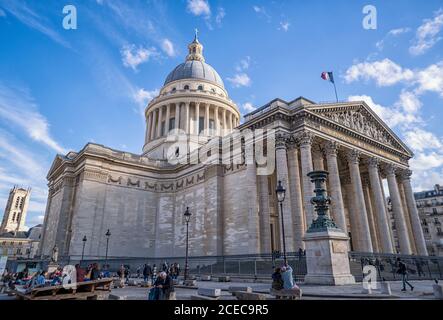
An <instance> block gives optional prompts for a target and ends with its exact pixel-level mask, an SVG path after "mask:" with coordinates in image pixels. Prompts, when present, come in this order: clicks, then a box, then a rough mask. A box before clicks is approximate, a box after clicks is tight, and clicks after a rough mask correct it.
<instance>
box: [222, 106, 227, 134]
mask: <svg viewBox="0 0 443 320" xmlns="http://www.w3.org/2000/svg"><path fill="white" fill-rule="evenodd" d="M227 132H228V126H227V124H226V109H225V108H223V135H225V134H226V133H227Z"/></svg>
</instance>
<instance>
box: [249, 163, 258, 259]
mask: <svg viewBox="0 0 443 320" xmlns="http://www.w3.org/2000/svg"><path fill="white" fill-rule="evenodd" d="M246 188H247V193H248V197H247V199H246V201H248V236H249V250H250V251H248V252H250V253H251V254H254V253H260V224H259V216H258V206H257V204H258V201H257V200H258V199H257V168H256V166H255V161H254V162H253V163H251V164H248V165H247V166H246Z"/></svg>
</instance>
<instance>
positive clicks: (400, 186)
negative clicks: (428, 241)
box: [397, 171, 417, 254]
mask: <svg viewBox="0 0 443 320" xmlns="http://www.w3.org/2000/svg"><path fill="white" fill-rule="evenodd" d="M402 172H403V171H399V172H398V176H397V182H398V191H399V192H400V199H401V206H402V208H403V212H404V214H405V223H406V229H407V230H408V238H409V245H410V246H411V251H412V254H416V253H417V249H416V248H415V241H414V234H413V231H412V223H411V219H410V214H409V210H408V206H407V204H406V196H405V192H404V189H403V184H402V183H401V174H402Z"/></svg>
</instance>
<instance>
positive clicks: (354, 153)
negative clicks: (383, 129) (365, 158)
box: [346, 149, 361, 164]
mask: <svg viewBox="0 0 443 320" xmlns="http://www.w3.org/2000/svg"><path fill="white" fill-rule="evenodd" d="M360 156H361V152H360V151H358V150H355V149H352V150H349V151H348V152H347V153H346V158H347V160H348V162H349V163H354V164H359V162H360Z"/></svg>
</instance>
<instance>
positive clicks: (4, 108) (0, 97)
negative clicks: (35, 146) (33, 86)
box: [0, 84, 67, 153]
mask: <svg viewBox="0 0 443 320" xmlns="http://www.w3.org/2000/svg"><path fill="white" fill-rule="evenodd" d="M37 109H38V106H37V105H36V103H35V102H34V100H33V98H32V97H31V96H30V95H29V93H28V92H27V91H26V90H23V89H11V88H8V87H6V86H3V85H2V84H0V118H3V119H5V120H7V121H8V122H9V123H10V124H13V125H16V126H19V127H20V128H21V129H23V130H24V131H25V132H26V133H27V134H28V136H29V137H30V138H32V139H33V140H35V141H38V142H41V143H43V144H45V145H46V146H48V147H50V148H51V149H53V150H55V151H56V152H58V153H66V152H67V150H65V149H64V148H63V147H61V146H60V144H59V143H58V142H56V141H55V140H54V139H53V138H52V137H51V135H50V133H49V123H48V121H47V120H46V118H45V117H44V116H43V115H41V114H40V113H39V112H38V111H37Z"/></svg>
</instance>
